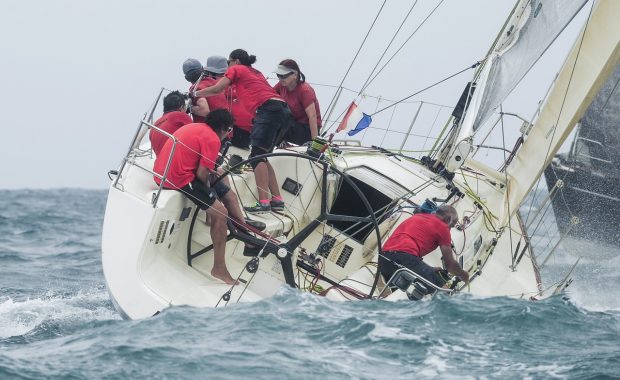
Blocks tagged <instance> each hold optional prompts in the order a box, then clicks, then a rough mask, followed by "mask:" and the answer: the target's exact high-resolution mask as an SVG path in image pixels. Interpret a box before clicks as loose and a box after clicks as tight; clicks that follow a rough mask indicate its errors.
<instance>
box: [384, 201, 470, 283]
mask: <svg viewBox="0 0 620 380" xmlns="http://www.w3.org/2000/svg"><path fill="white" fill-rule="evenodd" d="M458 219H459V216H458V214H457V212H456V210H455V209H454V207H452V206H448V205H443V206H439V208H438V209H437V211H436V212H435V213H434V214H415V215H413V216H412V217H410V218H408V219H407V220H405V221H404V222H402V223H401V224H400V225H399V226H398V227H396V229H395V230H394V232H393V233H392V235H391V236H390V237H389V238H388V239H387V241H386V242H385V243H384V244H383V256H380V257H379V268H381V274H382V275H383V278H384V279H385V280H386V281H388V280H389V279H390V278H391V277H392V275H393V274H394V272H395V271H396V270H398V269H399V268H400V267H406V268H408V269H410V270H412V271H413V272H415V273H417V274H419V275H420V276H422V277H424V278H425V279H427V280H429V281H430V282H432V283H433V284H435V285H437V286H438V287H442V286H444V285H445V283H446V280H445V279H443V278H442V277H441V276H440V275H439V274H438V273H437V269H436V268H433V267H431V266H430V265H428V264H426V263H424V262H423V261H422V257H424V256H426V255H428V254H429V253H431V252H432V251H434V250H435V249H436V248H437V247H439V249H440V250H441V255H442V257H443V260H444V263H445V265H446V268H447V269H448V271H449V272H450V273H452V274H454V275H455V276H458V277H460V278H461V280H463V281H465V282H469V273H468V272H466V271H465V270H463V268H461V266H460V265H459V263H458V262H457V261H456V259H455V258H454V256H453V255H452V238H451V236H450V228H452V227H454V226H455V225H456V223H457V222H458Z"/></svg>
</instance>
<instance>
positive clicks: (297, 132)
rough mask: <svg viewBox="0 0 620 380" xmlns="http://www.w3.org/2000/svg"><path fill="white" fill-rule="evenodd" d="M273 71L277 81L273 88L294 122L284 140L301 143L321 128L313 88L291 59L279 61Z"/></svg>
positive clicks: (313, 135)
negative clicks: (285, 104)
mask: <svg viewBox="0 0 620 380" xmlns="http://www.w3.org/2000/svg"><path fill="white" fill-rule="evenodd" d="M274 73H275V74H276V75H277V76H278V79H279V82H278V83H276V85H275V86H274V87H273V89H274V90H275V91H276V92H277V93H278V94H280V96H281V97H282V98H284V100H285V101H286V103H287V104H288V106H289V108H290V109H291V113H292V114H293V120H294V122H293V123H291V125H290V127H289V129H288V132H287V133H286V135H285V136H284V140H286V141H288V142H291V143H293V144H297V145H301V144H303V143H305V142H307V141H311V140H312V139H314V138H315V137H316V136H317V135H318V134H319V132H320V130H321V126H322V124H321V110H320V108H319V101H318V99H317V98H316V94H315V93H314V89H313V88H312V86H310V85H309V84H308V83H306V76H305V75H304V74H303V73H302V72H301V70H299V65H297V62H295V61H294V60H292V59H285V60H284V61H282V62H280V64H279V65H278V67H277V68H276V70H275V71H274Z"/></svg>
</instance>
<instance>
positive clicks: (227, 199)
mask: <svg viewBox="0 0 620 380" xmlns="http://www.w3.org/2000/svg"><path fill="white" fill-rule="evenodd" d="M221 200H222V203H224V206H225V207H226V210H228V213H229V214H230V216H231V218H233V219H235V220H237V221H239V222H243V221H244V220H245V215H243V212H242V211H241V206H239V202H237V194H236V193H235V192H234V191H232V190H230V191H228V192H227V193H226V195H224V196H223V197H222V198H221Z"/></svg>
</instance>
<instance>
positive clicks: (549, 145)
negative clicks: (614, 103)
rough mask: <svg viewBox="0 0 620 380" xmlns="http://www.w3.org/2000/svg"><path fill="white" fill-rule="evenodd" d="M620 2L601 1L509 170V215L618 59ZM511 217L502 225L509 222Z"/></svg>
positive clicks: (611, 71) (532, 185)
mask: <svg viewBox="0 0 620 380" xmlns="http://www.w3.org/2000/svg"><path fill="white" fill-rule="evenodd" d="M618 15H620V1H616V0H599V1H598V2H597V3H596V4H595V5H594V9H593V10H592V14H591V16H590V18H589V21H588V22H587V23H586V25H585V26H584V28H583V30H582V31H581V33H580V34H579V37H578V38H577V41H576V42H575V45H574V46H573V48H572V49H571V52H570V54H569V56H568V58H567V59H566V61H565V62H564V65H563V66H562V68H561V70H560V73H559V74H558V76H557V78H556V81H555V83H554V85H553V88H552V90H551V91H550V93H549V96H548V98H547V99H546V101H545V104H544V105H543V107H542V108H541V111H540V114H539V117H538V119H537V120H536V121H535V122H534V127H533V128H532V129H531V130H530V132H529V134H528V136H527V138H526V140H525V142H524V144H523V146H522V147H521V149H520V150H519V151H518V153H517V154H516V156H515V158H514V159H513V161H512V163H511V164H510V165H509V166H508V168H507V175H508V181H509V185H508V186H507V189H508V190H507V193H506V198H505V201H506V204H507V205H508V204H510V205H511V207H510V208H511V211H512V212H511V213H512V214H514V213H515V212H516V211H517V210H518V207H517V206H518V205H519V204H520V203H521V202H522V201H523V199H524V198H525V196H526V195H527V194H528V193H529V192H530V191H531V189H532V188H533V187H534V185H535V184H536V182H537V181H538V179H539V178H540V176H541V175H542V173H543V170H544V169H545V168H546V167H547V165H548V164H549V163H550V161H551V159H552V158H553V156H554V155H555V154H556V153H557V151H558V149H559V148H560V147H561V145H562V144H563V143H564V141H565V140H566V138H567V137H568V136H569V134H570V133H571V131H572V130H573V129H574V128H575V126H576V125H577V123H578V122H579V120H580V119H581V117H582V116H583V114H584V113H585V111H586V109H587V108H588V106H589V105H590V103H591V102H592V100H593V99H594V97H595V96H596V94H597V93H598V91H599V90H600V88H601V86H602V85H603V84H604V83H605V81H606V80H607V78H608V77H609V76H610V75H611V74H612V73H613V71H614V69H615V68H616V65H617V64H618V61H619V59H620V47H619V43H620V23H618V22H617V17H618ZM507 216H508V215H507V213H505V214H504V215H503V217H502V222H503V223H505V222H506V221H507V220H508V217H507Z"/></svg>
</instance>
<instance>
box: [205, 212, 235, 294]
mask: <svg viewBox="0 0 620 380" xmlns="http://www.w3.org/2000/svg"><path fill="white" fill-rule="evenodd" d="M207 213H208V214H209V219H210V220H211V240H212V241H213V253H214V255H213V269H211V275H212V276H213V277H215V278H217V279H220V280H222V281H223V282H225V283H226V284H229V285H233V284H234V283H235V279H234V278H232V276H231V275H230V272H228V268H226V256H225V255H226V219H227V218H228V213H227V212H226V208H225V207H224V205H223V204H222V203H221V202H219V201H215V203H213V204H212V205H211V207H209V209H208V210H207Z"/></svg>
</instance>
